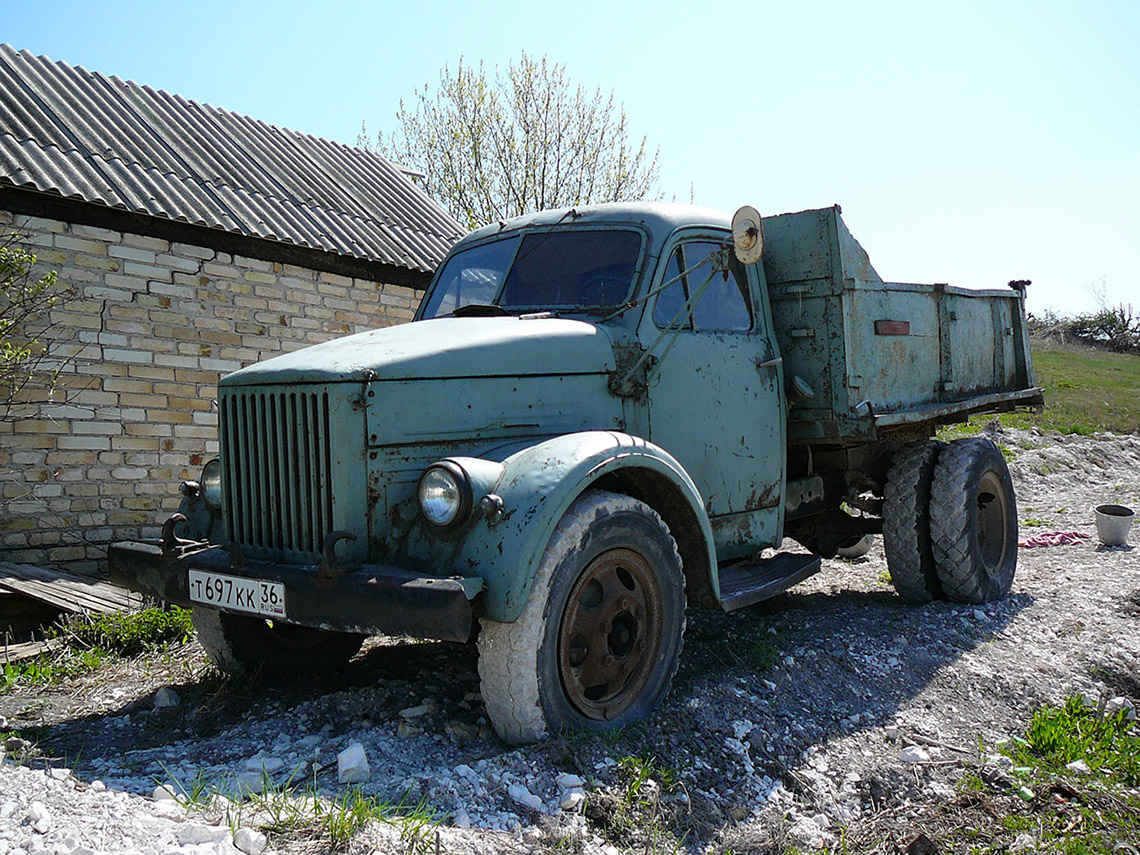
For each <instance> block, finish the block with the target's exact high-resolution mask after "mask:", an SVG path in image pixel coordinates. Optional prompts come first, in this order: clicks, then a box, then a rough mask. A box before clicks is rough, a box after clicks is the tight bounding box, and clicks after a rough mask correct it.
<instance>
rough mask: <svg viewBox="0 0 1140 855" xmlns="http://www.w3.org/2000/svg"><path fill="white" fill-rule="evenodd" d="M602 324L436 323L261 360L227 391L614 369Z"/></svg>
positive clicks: (230, 381) (235, 377)
mask: <svg viewBox="0 0 1140 855" xmlns="http://www.w3.org/2000/svg"><path fill="white" fill-rule="evenodd" d="M613 367H614V354H613V347H612V345H611V343H610V340H609V337H608V336H607V335H606V333H605V332H603V331H602V329H601V328H599V327H598V326H596V325H594V324H591V323H587V322H585V321H577V320H570V319H565V318H534V317H530V318H527V317H511V318H438V319H435V320H430V321H417V322H414V323H408V324H402V325H400V326H394V327H385V328H383V329H377V330H370V331H369V332H364V333H358V334H356V335H351V336H346V337H344V338H339V339H335V340H333V341H328V342H325V343H324V344H317V345H313V346H312V347H307V348H304V349H303V350H298V351H295V352H294V353H287V354H284V355H282V356H277V357H274V358H272V359H268V360H266V361H264V362H258V363H256V364H254V365H250V366H248V367H247V368H242V369H241V370H239V371H235V372H234V373H233V374H230V375H229V376H227V377H225V378H224V379H223V380H222V381H221V383H220V385H222V386H253V385H263V384H274V385H276V384H283V383H336V382H359V381H362V380H366V379H367V380H432V379H442V378H462V377H488V376H495V375H500V376H502V375H516V376H521V375H541V374H591V373H601V372H605V371H611V370H613Z"/></svg>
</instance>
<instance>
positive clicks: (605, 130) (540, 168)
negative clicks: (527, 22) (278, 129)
mask: <svg viewBox="0 0 1140 855" xmlns="http://www.w3.org/2000/svg"><path fill="white" fill-rule="evenodd" d="M396 119H397V121H398V123H399V127H398V129H397V130H396V132H395V133H393V134H390V135H387V136H385V135H384V134H383V133H380V134H377V136H376V140H375V142H372V141H370V140H369V139H368V135H367V131H366V130H365V128H364V127H363V126H362V127H361V134H360V136H359V137H358V138H357V145H361V146H364V147H366V148H371V149H373V150H378V151H379V152H380V153H381V154H383V155H385V156H386V157H388V158H389V159H391V160H394V161H396V162H398V163H401V164H403V165H404V166H406V167H410V168H412V169H415V170H418V171H420V172H422V173H423V175H424V179H423V187H424V190H425V191H426V192H427V193H428V195H430V196H432V197H433V198H434V199H436V200H437V201H438V202H439V203H440V204H442V205H443V206H444V207H445V208H447V209H448V210H449V211H450V212H451V214H452V215H453V216H454V217H456V219H458V220H459V221H460V222H462V223H466V224H467V225H468V226H469V227H471V228H474V227H475V226H478V225H482V224H485V223H489V222H493V221H495V220H500V219H505V218H507V217H512V216H517V215H518V214H522V213H525V212H527V211H533V210H541V209H543V208H553V207H560V206H564V205H581V204H589V203H593V202H614V201H629V200H637V199H645V198H659V193H658V191H657V180H658V164H657V158H658V151H657V150H653V151H652V152H650V151H648V150H647V141H646V138H645V137H644V136H643V137H642V138H641V139H640V140H639V141H638V140H632V139H630V130H629V122H628V119H627V117H626V113H625V105H624V104H620V103H615V101H614V94H613V92H612V91H611V92H610V93H609V94H608V95H605V94H603V93H602V90H601V89H600V88H598V89H596V90H595V91H594V92H593V93H592V94H591V93H590V92H588V91H587V90H586V89H585V88H584V87H582V86H573V85H572V84H571V82H570V80H569V79H568V77H567V75H566V68H565V66H563V65H560V64H558V63H551V62H548V61H547V59H546V57H543V58H542V59H540V60H535V59H533V58H531V57H530V56H528V55H527V54H526V53H523V54H522V55H521V57H520V58H519V61H518V62H517V63H512V64H511V65H509V66H508V67H507V68H506V70H505V71H504V72H500V70H499V69H498V68H497V67H496V69H495V74H494V78H493V79H489V78H488V77H487V74H486V71H485V70H484V68H483V64H482V63H480V64H479V65H478V67H477V68H472V67H471V66H469V65H465V64H464V63H463V60H462V59H461V60H460V61H459V65H458V67H457V68H456V70H455V73H454V74H453V73H452V72H451V70H450V69H449V68H448V67H447V66H444V68H443V71H442V72H441V73H440V79H439V86H438V87H437V88H436V89H435V90H433V89H432V88H431V87H429V86H428V85H427V84H425V85H424V87H423V88H422V89H420V90H418V91H417V92H416V95H415V98H414V99H413V100H412V101H411V102H410V103H407V102H404V101H401V102H400V109H399V111H398V112H397V113H396Z"/></svg>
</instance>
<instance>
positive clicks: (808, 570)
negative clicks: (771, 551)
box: [720, 552, 819, 612]
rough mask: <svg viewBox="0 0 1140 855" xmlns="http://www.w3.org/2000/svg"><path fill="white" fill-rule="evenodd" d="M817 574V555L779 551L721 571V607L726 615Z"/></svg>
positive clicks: (772, 595)
mask: <svg viewBox="0 0 1140 855" xmlns="http://www.w3.org/2000/svg"><path fill="white" fill-rule="evenodd" d="M818 572H819V556H818V555H804V554H803V553H800V552H780V553H778V554H776V555H773V556H772V557H771V558H765V559H764V560H763V561H759V562H757V563H756V564H749V565H747V566H744V567H733V568H731V569H728V570H721V571H720V606H721V608H722V609H724V610H725V611H726V612H731V611H735V610H736V609H743V608H745V607H746V606H751V605H753V604H754V603H758V602H760V601H761V600H766V599H768V598H769V597H774V596H776V594H778V593H780V592H781V591H786V590H787V589H788V588H790V587H792V585H794V584H796V583H797V582H802V581H803V580H804V579H806V578H807V577H808V576H812V575H814V574H816V573H818Z"/></svg>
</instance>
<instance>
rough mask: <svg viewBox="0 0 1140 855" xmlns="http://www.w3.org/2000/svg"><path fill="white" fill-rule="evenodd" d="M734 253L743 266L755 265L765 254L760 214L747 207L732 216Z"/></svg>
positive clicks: (749, 206)
mask: <svg viewBox="0 0 1140 855" xmlns="http://www.w3.org/2000/svg"><path fill="white" fill-rule="evenodd" d="M732 251H733V253H735V255H736V259H737V261H739V262H740V263H741V264H755V263H756V262H757V261H759V260H760V257H761V256H762V255H763V254H764V228H763V225H762V224H761V221H760V212H759V211H757V210H756V209H755V208H753V207H752V206H751V205H745V206H744V207H742V208H741V209H740V210H738V211H737V212H736V213H735V214H733V215H732Z"/></svg>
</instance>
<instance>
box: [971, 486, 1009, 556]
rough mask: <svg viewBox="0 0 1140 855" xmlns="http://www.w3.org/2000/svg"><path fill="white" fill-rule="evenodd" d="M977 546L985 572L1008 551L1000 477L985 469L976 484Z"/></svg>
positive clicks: (1006, 521)
mask: <svg viewBox="0 0 1140 855" xmlns="http://www.w3.org/2000/svg"><path fill="white" fill-rule="evenodd" d="M977 505H978V524H977V532H978V547H979V549H980V551H981V556H982V564H983V566H984V567H985V569H986V572H987V573H990V574H991V575H992V574H993V573H995V572H997V571H998V570H999V569H1001V567H1002V566H1003V565H1004V564H1005V558H1006V553H1007V552H1008V551H1009V546H1010V544H1009V535H1008V522H1009V507H1008V505H1007V503H1006V494H1005V490H1004V489H1002V481H1001V478H1000V477H999V476H998V475H997V474H996V473H994V472H992V471H988V472H986V473H985V474H984V475H982V478H981V482H980V483H979V484H978V501H977Z"/></svg>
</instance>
